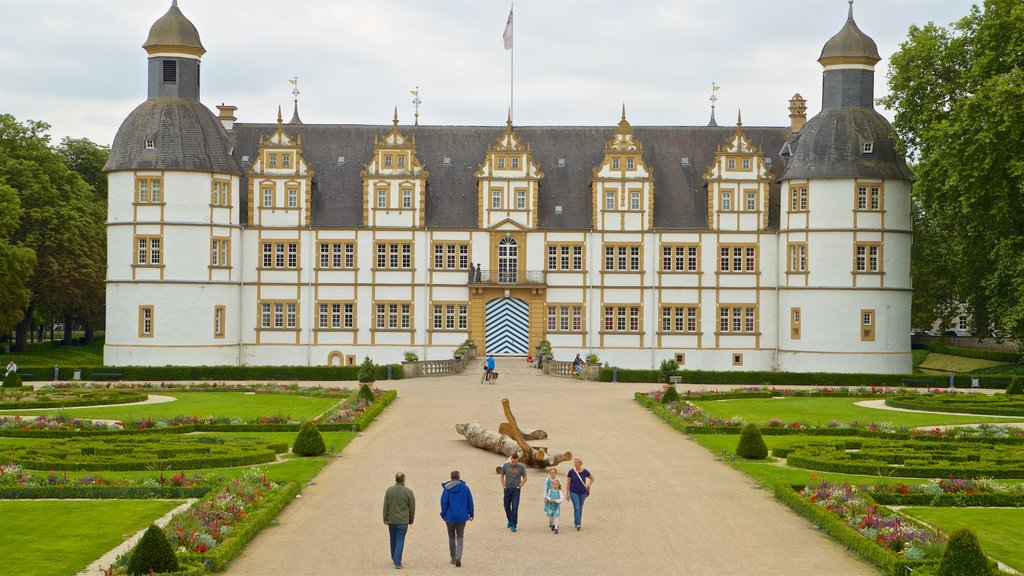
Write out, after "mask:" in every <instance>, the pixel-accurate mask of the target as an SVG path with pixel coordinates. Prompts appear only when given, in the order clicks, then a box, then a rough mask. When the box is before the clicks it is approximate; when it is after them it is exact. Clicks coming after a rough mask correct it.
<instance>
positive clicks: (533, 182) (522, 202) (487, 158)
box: [474, 114, 544, 230]
mask: <svg viewBox="0 0 1024 576" xmlns="http://www.w3.org/2000/svg"><path fill="white" fill-rule="evenodd" d="M474 176H476V178H477V183H478V184H477V185H478V191H477V194H478V206H479V207H480V208H479V209H480V215H479V226H480V227H481V228H493V227H495V226H497V225H499V224H502V223H506V224H507V223H509V222H512V223H514V224H515V225H516V226H519V227H521V228H522V229H526V230H529V229H533V228H536V227H537V205H538V202H539V196H540V194H539V191H540V180H541V179H542V178H544V173H543V172H541V170H540V166H539V165H538V164H537V163H536V162H535V161H534V160H533V151H532V150H531V149H530V145H529V144H524V143H523V142H522V141H521V140H520V139H519V136H517V135H516V133H515V130H513V129H512V116H511V114H510V115H509V117H508V120H507V121H506V123H505V132H503V133H502V134H501V136H499V137H498V140H497V142H495V143H494V144H492V145H490V146H488V147H487V153H486V154H485V155H484V161H483V162H482V163H481V164H480V165H479V166H478V167H477V170H476V173H475V174H474Z"/></svg>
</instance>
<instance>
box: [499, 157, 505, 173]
mask: <svg viewBox="0 0 1024 576" xmlns="http://www.w3.org/2000/svg"><path fill="white" fill-rule="evenodd" d="M504 169H505V157H504V156H498V170H504Z"/></svg>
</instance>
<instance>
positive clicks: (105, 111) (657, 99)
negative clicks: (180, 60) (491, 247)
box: [0, 0, 972, 144]
mask: <svg viewBox="0 0 1024 576" xmlns="http://www.w3.org/2000/svg"><path fill="white" fill-rule="evenodd" d="M170 2H171V0H0V113H10V114H13V115H14V116H15V117H16V118H17V119H18V120H19V121H25V120H28V119H32V120H41V121H45V122H47V123H49V124H50V125H51V126H52V128H51V131H50V134H51V136H52V138H53V141H54V142H57V141H59V140H60V139H61V138H63V137H65V136H70V137H74V138H82V137H85V138H89V139H90V140H92V141H94V142H96V143H99V144H110V142H111V141H112V140H113V138H114V134H115V133H116V131H117V128H118V126H119V125H120V123H121V121H122V120H123V119H124V118H125V117H126V116H127V115H128V113H129V112H131V110H132V109H133V108H135V107H136V106H137V105H139V104H141V103H142V102H143V101H145V99H146V57H147V55H146V53H145V51H144V50H143V49H142V47H141V46H142V44H143V43H144V42H145V40H146V37H147V35H148V32H149V27H150V26H151V25H152V23H153V22H154V21H156V20H157V19H158V18H160V16H162V15H163V14H164V13H165V12H166V11H167V9H168V8H169V7H170ZM971 4H972V2H970V1H967V0H857V2H856V3H855V5H854V17H855V19H856V21H857V24H858V26H859V27H860V29H861V30H863V31H864V32H865V33H866V34H868V35H869V36H871V37H872V38H873V39H874V40H875V42H876V43H877V44H878V50H879V53H880V54H881V56H882V58H883V60H882V62H880V63H879V64H878V67H877V68H876V79H875V96H876V97H881V96H884V95H885V93H886V91H887V87H886V71H887V69H888V57H889V56H890V55H892V54H893V53H894V52H895V51H896V50H898V48H899V44H900V43H901V42H903V41H904V40H905V39H906V35H907V30H908V28H909V27H910V26H911V25H913V24H917V25H923V24H925V23H927V22H929V21H934V22H935V23H936V24H938V25H941V26H947V25H948V24H950V23H951V22H953V21H955V20H958V19H959V18H962V17H963V16H966V15H967V14H968V12H969V10H970V6H971ZM178 6H179V8H180V9H181V11H182V12H183V13H184V15H185V16H186V17H187V18H188V19H189V20H191V21H192V23H193V24H195V26H196V28H197V29H198V31H199V35H200V38H201V39H202V42H203V45H204V46H205V47H206V50H207V53H206V54H205V55H204V56H203V59H202V63H203V64H202V94H201V99H202V101H203V103H204V104H206V105H207V106H208V107H210V108H211V110H213V111H214V112H215V113H216V108H215V107H216V105H217V104H221V103H226V104H230V105H233V106H237V107H238V111H237V112H236V115H237V117H238V120H239V122H273V121H275V120H276V118H277V109H278V106H282V107H283V109H284V116H285V121H287V120H288V119H289V118H290V117H291V110H292V100H293V95H292V93H291V90H292V85H291V84H290V83H289V79H291V78H293V77H298V82H297V84H298V89H299V91H300V94H299V96H298V98H299V104H298V105H299V114H300V116H301V118H302V120H303V121H304V122H305V123H307V124H389V123H390V121H391V118H392V115H393V111H394V108H395V107H396V106H397V108H398V115H399V120H400V121H401V123H402V124H411V123H412V122H413V116H414V107H413V104H412V99H413V96H412V95H411V94H410V91H411V90H414V89H416V87H417V86H418V87H419V90H420V99H421V100H422V104H421V106H420V123H421V124H431V125H437V124H440V125H490V126H494V125H502V124H504V122H505V119H506V115H507V114H508V110H509V108H510V106H511V107H512V109H513V122H514V124H516V125H519V126H552V125H556V126H557V125H564V126H571V125H598V126H611V125H614V124H616V123H617V122H618V120H619V114H620V110H621V106H622V105H623V104H625V106H626V113H627V117H628V118H629V120H630V122H631V123H632V124H633V125H638V126H639V125H643V126H647V125H656V126H662V125H670V126H680V125H682V126H691V125H705V124H707V122H708V119H709V117H710V113H711V108H710V107H711V102H710V101H709V96H711V94H712V83H713V82H714V83H716V84H717V85H718V86H720V88H719V90H718V91H717V93H716V95H717V97H718V99H717V102H716V105H717V109H716V117H717V119H718V122H719V124H722V125H726V124H729V125H731V124H734V123H735V121H736V116H737V112H738V111H741V112H742V115H743V123H744V125H748V126H787V125H788V124H789V117H788V114H789V112H788V101H789V99H790V97H791V96H792V95H793V94H794V93H797V92H798V93H800V94H801V95H802V96H803V97H804V98H806V99H807V107H808V116H809V117H810V116H813V115H814V114H815V113H817V112H818V111H819V110H820V109H821V66H820V65H819V64H818V63H817V58H818V56H819V54H820V52H821V47H822V46H823V45H824V43H825V42H826V41H827V40H828V39H829V38H830V37H831V36H832V35H833V34H835V33H836V32H838V31H839V29H840V28H841V27H842V26H843V24H844V23H845V21H846V14H847V8H848V5H847V2H846V0H756V1H755V0H617V1H606V0H518V1H517V2H515V5H514V39H513V46H514V48H513V50H512V51H507V50H505V48H504V46H503V42H502V32H503V31H504V29H505V24H506V20H507V18H508V14H509V9H510V6H511V3H510V2H508V1H507V0H502V1H497V0H179V2H178ZM510 83H512V86H513V88H512V89H511V90H510ZM880 111H881V112H882V113H883V114H885V115H886V116H888V117H889V118H890V119H891V117H892V114H891V113H890V112H888V111H885V110H880Z"/></svg>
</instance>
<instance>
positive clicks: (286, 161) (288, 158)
mask: <svg viewBox="0 0 1024 576" xmlns="http://www.w3.org/2000/svg"><path fill="white" fill-rule="evenodd" d="M291 163H292V155H291V154H282V155H281V165H282V166H284V167H285V168H287V167H288V166H290V165H291Z"/></svg>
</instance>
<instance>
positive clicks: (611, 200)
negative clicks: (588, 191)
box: [604, 190, 615, 210]
mask: <svg viewBox="0 0 1024 576" xmlns="http://www.w3.org/2000/svg"><path fill="white" fill-rule="evenodd" d="M604 209H605V210H615V191H614V190H609V191H607V192H605V193H604Z"/></svg>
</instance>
